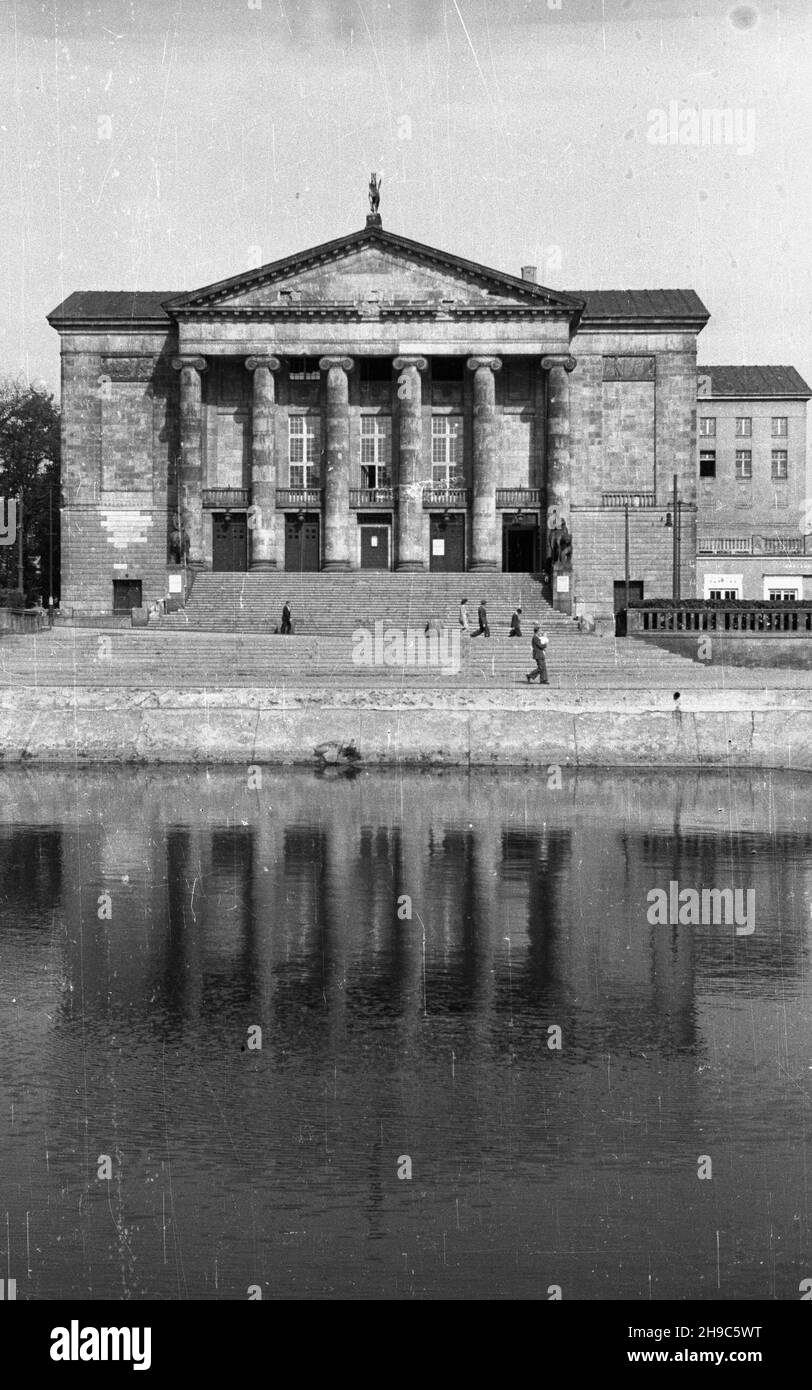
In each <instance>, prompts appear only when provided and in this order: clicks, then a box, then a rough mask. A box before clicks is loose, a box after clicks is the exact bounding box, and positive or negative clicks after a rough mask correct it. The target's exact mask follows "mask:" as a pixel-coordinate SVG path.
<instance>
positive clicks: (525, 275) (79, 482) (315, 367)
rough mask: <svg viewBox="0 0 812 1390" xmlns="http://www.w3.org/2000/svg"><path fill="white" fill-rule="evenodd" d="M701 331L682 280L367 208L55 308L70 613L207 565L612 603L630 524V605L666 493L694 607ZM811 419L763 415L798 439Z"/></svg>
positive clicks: (152, 591) (652, 549)
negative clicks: (607, 284)
mask: <svg viewBox="0 0 812 1390" xmlns="http://www.w3.org/2000/svg"><path fill="white" fill-rule="evenodd" d="M708 317H709V315H708V311H707V309H706V308H705V307H704V305H703V304H702V302H701V301H700V300H699V298H698V297H697V295H696V294H695V293H694V292H693V291H692V290H679V289H677V290H637V291H625V290H621V291H584V290H580V291H572V292H567V293H564V292H561V291H556V290H550V289H547V288H545V287H544V286H542V285H539V284H537V283H536V277H535V270H534V268H533V267H530V266H525V267H523V268H522V270H521V274H519V275H509V274H505V273H503V272H501V271H497V270H493V269H490V268H488V267H487V266H483V265H479V264H475V263H473V262H471V261H468V260H465V259H463V258H461V257H459V256H455V255H451V254H449V253H447V252H443V251H438V250H436V249H434V248H433V247H430V246H425V245H423V244H421V243H419V242H415V241H411V240H408V239H407V238H405V237H402V236H399V235H396V234H395V233H393V232H390V231H387V230H385V229H384V228H383V226H382V225H381V220H380V216H379V215H377V214H372V215H370V217H368V218H367V222H366V225H365V226H364V227H363V228H362V229H361V230H360V231H357V232H354V233H352V234H350V235H348V236H343V237H339V238H338V239H336V240H334V241H331V242H328V243H326V244H323V245H321V246H317V247H314V248H311V249H310V250H306V251H302V252H300V253H298V254H296V255H293V256H288V257H286V258H285V259H283V260H279V261H276V262H273V263H272V264H270V265H266V266H262V267H260V268H259V269H254V270H249V271H247V272H245V273H243V274H240V275H236V276H234V277H233V278H231V279H228V280H224V281H221V282H219V283H217V284H214V285H208V286H206V287H204V288H202V289H197V290H193V291H191V292H190V293H185V294H178V293H171V292H168V291H167V292H145V293H130V292H122V291H105V290H102V291H77V292H76V293H74V294H71V295H70V296H69V297H68V299H66V300H65V301H64V303H62V304H61V305H60V306H59V307H58V308H57V309H55V310H54V311H53V313H52V314H50V315H49V322H50V323H51V324H52V325H53V327H54V328H55V329H56V330H57V331H58V332H59V334H60V338H61V352H62V409H63V417H62V418H63V455H62V457H63V521H62V555H63V577H62V595H63V597H62V604H63V609H65V610H68V611H70V610H73V611H74V612H75V613H77V614H79V613H84V614H91V613H109V612H110V611H111V610H114V609H116V608H121V609H128V608H129V607H130V606H132V605H133V604H135V603H138V602H143V603H149V602H151V601H152V600H154V599H160V598H163V597H164V596H165V595H166V593H167V592H172V591H177V590H180V589H182V587H183V585H184V574H185V575H186V576H187V577H188V575H189V574H190V573H191V574H193V573H194V572H195V571H197V570H200V569H219V570H224V569H226V570H227V569H231V570H241V569H251V570H258V571H267V572H268V573H273V572H274V571H280V570H283V571H294V572H301V571H303V570H315V569H324V570H328V571H337V570H347V569H350V570H352V569H366V568H373V569H383V570H401V571H410V570H411V571H414V570H438V571H439V570H452V571H475V572H487V571H500V570H519V571H525V572H529V573H539V572H542V571H544V572H546V574H547V577H548V581H549V583H550V586H551V587H550V589H549V591H548V592H549V593H550V597H551V598H552V599H553V601H554V602H555V603H556V605H557V606H558V607H560V608H562V609H564V610H565V611H572V612H575V613H577V614H583V615H592V614H598V613H611V612H612V611H613V609H614V608H615V607H616V606H618V603H619V596H621V595H622V594H623V593H624V579H625V568H624V566H625V553H626V552H625V537H626V531H627V513H628V517H629V520H628V533H629V556H630V577H631V581H632V583H633V593H634V594H635V595H636V596H644V597H649V596H660V595H663V594H670V592H671V588H672V582H673V562H674V555H673V545H672V541H673V529H672V517H671V512H672V502H673V495H674V479H675V477H676V481H677V492H678V497H679V513H680V520H681V525H680V528H679V537H680V554H679V569H680V572H681V586H682V592H683V593H684V594H693V593H694V585H695V559H696V517H697V481H698V480H697V435H696V406H697V401H696V395H697V337H698V335H699V333H700V332H701V330H702V328H703V327H704V325H705V323H706V322H707V320H708ZM801 385H803V384H802V383H801ZM714 405H715V402H714ZM801 407H802V402H801V400H800V398H798V399H797V400H795V401H793V402H792V403H791V404H787V406H786V409H784V407H783V405H782V407H781V410H780V411H779V409H778V406H776V408H775V411H774V413H775V414H776V415H778V414H783V415H786V416H787V417H791V419H792V422H793V423H792V428H791V432H790V435H789V438H790V441H791V442H792V444H793V445H794V430H795V429H796V425H795V423H794V421H795V419H796V410H797V409H801ZM718 413H719V415H720V416H721V413H722V412H721V411H720V412H718ZM742 413H744V412H742ZM719 427H720V434H719V436H718V437H717V438H718V439H719V440H720V441H721V439H722V422H721V419H720V420H719ZM725 428H726V426H725ZM759 429H761V426H760V425H759ZM724 466H725V467H726V466H727V465H726V463H724ZM722 467H723V460H722V458H721V456H720V458H719V468H720V470H721V468H722ZM787 467H788V468H789V467H790V465H789V463H788V465H787ZM703 481H704V480H703ZM562 522H566V524H567V526H568V528H569V530H570V532H571V536H572V561H571V565H566V564H565V565H563V566H561V565H558V566H556V567H552V566H551V565H550V564H549V561H550V559H551V554H550V534H551V531H554V530H555V529H556V528H558V527H560V524H561V523H562Z"/></svg>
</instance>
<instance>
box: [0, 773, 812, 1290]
mask: <svg viewBox="0 0 812 1390" xmlns="http://www.w3.org/2000/svg"><path fill="white" fill-rule="evenodd" d="M258 783H259V784H258ZM811 818H812V779H810V778H809V777H805V776H801V775H798V776H793V775H789V774H770V773H764V774H759V775H749V774H731V775H729V776H725V775H707V776H706V775H701V774H698V773H693V772H691V773H683V774H680V775H662V774H660V773H657V774H654V775H647V774H645V773H641V774H640V775H636V774H633V773H618V772H612V773H594V774H583V773H579V774H578V775H577V777H576V776H575V774H571V773H569V772H568V771H567V770H566V769H563V770H562V771H561V773H560V774H559V773H558V772H557V771H556V770H552V771H551V772H550V773H549V774H547V773H541V774H527V773H516V774H511V773H507V772H499V773H498V774H496V773H495V774H493V775H491V774H489V773H487V772H481V771H477V772H476V773H472V774H470V775H469V774H467V773H465V772H460V771H456V770H455V771H447V772H446V771H443V772H431V773H429V772H426V773H420V772H414V773H406V774H402V773H398V772H394V771H393V772H374V773H364V772H361V773H359V774H358V775H355V776H349V775H348V776H344V775H341V773H334V774H328V773H325V774H321V775H320V774H318V773H316V772H312V773H311V772H307V771H290V770H279V771H267V770H263V773H262V775H261V776H260V777H258V776H257V773H256V771H251V770H248V769H245V768H233V769H229V768H222V767H220V768H217V769H216V770H212V771H210V772H207V771H206V770H205V769H198V768H190V769H172V770H166V769H156V770H148V769H147V770H145V769H122V770H110V769H103V770H100V769H78V770H73V769H65V770H61V771H59V770H48V769H29V770H25V769H5V770H2V771H0V1039H1V1040H2V1049H1V1050H0V1275H7V1276H9V1277H12V1278H16V1280H17V1297H18V1298H19V1299H22V1298H35V1299H55V1298H61V1297H71V1298H85V1299H86V1298H94V1299H122V1298H132V1299H141V1298H160V1299H181V1298H204V1299H208V1298H236V1299H246V1298H248V1297H250V1296H256V1295H257V1293H258V1292H259V1293H261V1295H262V1297H263V1298H266V1299H267V1298H285V1297H299V1298H311V1297H318V1298H325V1297H326V1298H329V1297H341V1298H365V1297H383V1298H394V1299H409V1298H455V1299H457V1298H506V1297H516V1298H532V1299H548V1298H550V1297H554V1296H555V1295H556V1292H557V1291H558V1290H560V1291H561V1295H562V1296H563V1298H565V1299H620V1298H629V1299H636V1300H648V1299H654V1300H656V1299H663V1298H679V1299H686V1300H705V1299H763V1298H767V1299H772V1298H775V1299H780V1300H784V1299H787V1300H792V1299H798V1298H799V1297H800V1294H799V1284H800V1282H801V1280H802V1279H804V1278H809V1277H812V1241H811V1240H810V1172H809V1169H810V1162H809V1159H810V1146H809V1145H810V1133H811V1132H812V973H811V972H810V938H811V936H812V915H811V914H812V824H811V823H810V820H811ZM672 882H676V883H677V884H678V885H679V889H678V891H680V892H682V891H683V890H685V889H696V890H697V891H699V890H700V889H701V888H703V887H704V888H706V889H707V888H726V887H730V888H739V889H741V890H743V892H744V893H745V894H746V893H748V892H752V897H751V898H750V899H748V901H749V902H750V903H751V904H752V920H751V922H750V924H749V925H751V926H752V930H749V929H748V926H745V927H744V928H743V929H742V928H741V927H740V928H739V929H737V926H736V924H735V923H734V922H729V923H725V922H718V923H715V924H714V923H713V922H705V924H704V925H703V924H701V923H699V924H692V925H685V924H682V925H681V924H679V923H678V922H677V923H675V924H670V923H660V924H654V925H652V924H651V922H650V921H649V920H648V918H649V915H650V903H651V901H652V899H650V898H649V894H651V893H652V891H653V890H655V889H658V888H662V889H663V890H664V892H666V893H667V892H668V889H669V884H670V883H672ZM742 901H744V899H742Z"/></svg>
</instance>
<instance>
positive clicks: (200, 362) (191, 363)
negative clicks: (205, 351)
mask: <svg viewBox="0 0 812 1390" xmlns="http://www.w3.org/2000/svg"><path fill="white" fill-rule="evenodd" d="M208 365H209V364H208V362H207V361H206V359H205V357H173V358H172V366H173V367H174V369H175V371H176V372H181V371H183V368H184V367H194V369H195V371H196V372H205V370H206V368H207V367H208Z"/></svg>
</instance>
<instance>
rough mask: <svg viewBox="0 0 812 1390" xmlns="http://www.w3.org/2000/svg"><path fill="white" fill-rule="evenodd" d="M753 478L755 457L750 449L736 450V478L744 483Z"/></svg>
mask: <svg viewBox="0 0 812 1390" xmlns="http://www.w3.org/2000/svg"><path fill="white" fill-rule="evenodd" d="M752 476H753V455H752V452H751V450H750V449H737V450H736V477H737V478H738V480H739V481H740V482H744V481H746V480H747V479H749V478H752Z"/></svg>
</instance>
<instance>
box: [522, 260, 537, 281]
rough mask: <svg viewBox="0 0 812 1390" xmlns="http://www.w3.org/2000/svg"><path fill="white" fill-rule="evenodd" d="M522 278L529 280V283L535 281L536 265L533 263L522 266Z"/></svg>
mask: <svg viewBox="0 0 812 1390" xmlns="http://www.w3.org/2000/svg"><path fill="white" fill-rule="evenodd" d="M522 279H523V280H529V281H530V283H531V285H535V283H536V267H535V266H534V265H523V266H522Z"/></svg>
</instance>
